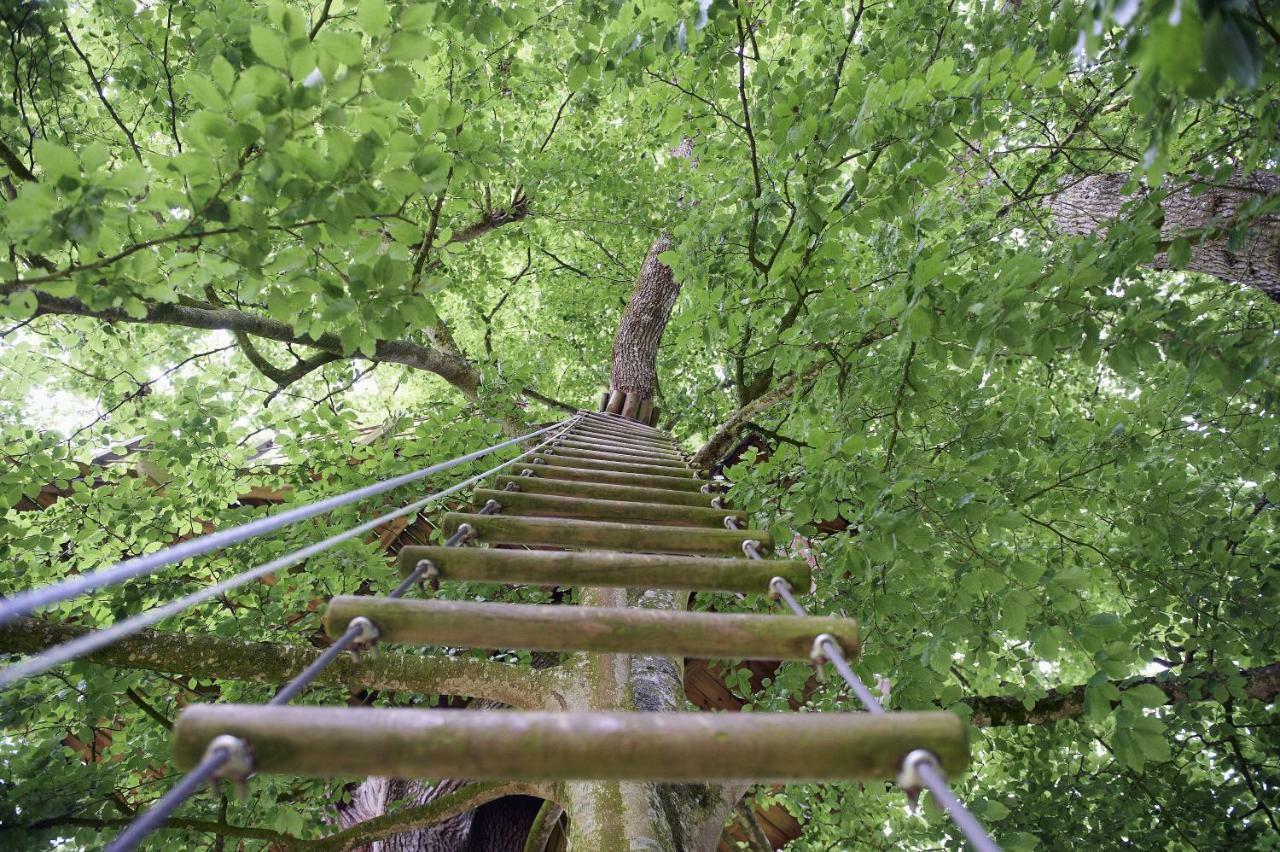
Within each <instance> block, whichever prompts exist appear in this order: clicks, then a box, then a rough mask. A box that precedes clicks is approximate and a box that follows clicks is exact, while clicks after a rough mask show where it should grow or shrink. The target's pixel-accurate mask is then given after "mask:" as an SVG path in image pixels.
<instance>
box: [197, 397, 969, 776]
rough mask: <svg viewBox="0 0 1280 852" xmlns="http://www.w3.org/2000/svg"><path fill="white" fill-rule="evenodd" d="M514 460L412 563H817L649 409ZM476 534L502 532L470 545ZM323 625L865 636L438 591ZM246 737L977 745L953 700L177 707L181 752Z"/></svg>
mask: <svg viewBox="0 0 1280 852" xmlns="http://www.w3.org/2000/svg"><path fill="white" fill-rule="evenodd" d="M516 470H518V471H519V475H503V476H499V477H497V479H496V481H495V483H494V487H493V488H478V489H476V491H475V492H474V502H475V504H476V505H477V506H478V507H479V510H478V511H477V512H476V513H472V514H463V513H446V514H445V515H444V516H443V518H442V521H441V525H442V527H443V529H444V531H445V532H446V533H447V534H449V536H450V539H449V546H443V547H442V546H433V547H406V548H405V549H404V550H403V551H402V552H401V554H400V569H401V572H402V574H403V575H404V576H405V578H406V582H412V581H414V580H422V581H425V582H427V583H430V584H431V585H432V586H433V587H434V586H437V585H438V584H439V583H449V582H477V581H483V582H497V583H510V584H526V585H535V586H561V587H593V588H628V589H678V590H687V591H706V592H749V593H750V592H754V593H768V592H769V591H770V589H771V587H772V586H773V584H774V583H776V582H783V583H785V585H786V588H788V589H790V588H800V589H807V588H808V587H809V569H808V566H807V565H806V564H805V563H804V562H801V561H797V560H789V559H768V560H760V559H754V558H749V557H751V556H753V555H757V556H758V555H759V554H761V553H768V552H770V551H771V550H772V548H773V543H772V542H771V541H770V538H769V535H768V533H766V532H764V531H762V530H754V529H744V528H741V527H742V526H743V523H744V521H745V520H746V517H745V515H744V514H743V513H742V512H739V511H735V510H732V509H727V508H724V506H723V498H722V496H721V495H720V494H719V492H718V486H717V485H715V484H714V483H712V482H709V481H707V480H706V479H704V478H702V477H701V476H700V474H699V472H698V471H695V470H694V469H692V468H691V467H690V466H689V464H688V462H687V461H686V460H685V457H684V455H683V454H682V453H681V452H680V450H679V448H678V447H677V446H676V445H675V444H674V443H673V441H672V440H671V438H670V437H669V436H667V435H666V434H664V433H662V432H659V431H658V430H655V429H652V428H649V427H647V426H644V425H642V424H640V423H638V422H636V421H634V420H627V419H624V418H621V417H618V416H613V415H609V414H590V415H583V416H580V417H579V418H578V419H577V420H576V421H575V422H574V423H573V425H571V426H570V427H569V428H568V429H567V430H565V431H563V432H562V433H561V434H560V435H559V436H558V437H556V438H555V440H553V441H551V442H550V443H549V445H548V446H546V447H544V448H543V449H542V450H541V452H537V453H534V454H531V455H529V456H527V457H526V458H525V460H524V461H523V462H521V463H520V464H519V465H518V466H517V468H516ZM468 542H470V543H479V544H484V545H487V546H486V547H483V548H476V547H464V546H461V545H464V544H466V543H468ZM777 578H781V581H779V580H778V579H777ZM403 587H405V586H404V584H402V588H403ZM679 599H680V600H684V599H685V596H681V597H680V598H679ZM325 629H326V630H327V632H328V633H329V635H330V636H332V637H335V638H338V637H343V636H351V635H355V633H359V634H360V635H361V636H362V637H363V638H365V639H372V638H376V639H377V640H378V641H383V642H393V643H403V644H410V645H422V646H431V647H436V648H487V649H506V650H513V649H523V650H533V651H548V652H572V653H582V654H606V655H607V654H628V655H654V656H659V657H668V658H676V659H677V660H680V659H682V658H683V657H684V656H699V657H719V658H725V659H813V658H816V657H818V656H821V650H820V649H821V648H822V647H827V646H826V644H825V643H834V644H835V645H836V646H838V647H839V648H840V649H841V650H843V652H844V653H845V654H847V655H851V656H852V655H854V654H856V653H857V650H858V630H857V624H856V623H855V622H854V621H853V620H852V619H848V618H843V617H810V616H796V615H768V614H736V613H735V614H729V613H705V612H687V611H684V610H683V609H643V608H629V607H600V606H569V605H563V606H548V605H531V604H507V603H484V602H472V601H454V600H444V599H440V598H428V599H421V600H404V599H400V598H391V597H372V596H342V597H336V598H334V599H333V600H332V601H330V603H329V607H328V610H327V612H326V614H325ZM228 736H230V737H234V738H235V739H234V740H228V739H227V737H228ZM228 742H240V743H243V744H244V745H245V747H246V751H247V754H248V755H251V761H252V767H253V770H254V771H257V772H267V773H286V774H296V775H311V776H363V775H392V776H397V777H412V778H423V779H436V778H449V777H453V778H468V779H474V780H506V781H516V780H568V779H577V780H583V779H588V780H590V779H597V780H605V779H612V780H637V781H640V780H645V781H663V782H674V781H682V782H689V781H707V782H710V781H730V780H732V781H800V780H803V781H837V780H852V779H863V780H865V779H894V778H897V777H898V775H899V772H900V770H901V769H902V767H903V765H904V761H905V760H906V759H907V757H908V755H909V754H913V753H916V752H918V751H920V750H923V751H925V752H928V753H930V754H932V755H933V756H934V757H936V759H937V761H938V763H939V764H940V765H941V767H942V768H943V769H944V770H945V771H946V772H947V773H948V774H954V773H959V772H960V771H962V770H963V769H964V767H965V765H966V763H967V760H968V744H967V738H966V728H965V725H964V723H963V722H962V721H961V720H960V719H959V718H958V717H956V716H954V715H952V714H950V713H943V712H928V713H893V714H875V713H744V714H727V713H703V712H663V713H657V712H635V711H633V710H632V708H630V707H627V706H625V705H622V704H620V705H618V706H614V707H604V708H600V709H593V710H590V711H565V712H554V711H545V710H520V711H516V710H495V711H471V712H465V713H460V712H457V711H452V710H429V709H365V708H362V709H350V708H345V707H284V706H267V707H261V706H246V705H205V706H193V707H190V708H188V709H186V710H185V711H184V712H183V713H182V715H181V716H180V717H179V719H178V721H177V724H176V726H175V731H174V747H175V758H176V761H177V763H178V765H179V766H180V767H182V768H191V767H193V766H196V765H197V764H198V763H200V761H201V760H202V758H203V757H204V756H205V755H206V753H207V750H209V749H210V748H213V747H217V746H218V745H219V744H223V745H224V746H225V744H226V743H228Z"/></svg>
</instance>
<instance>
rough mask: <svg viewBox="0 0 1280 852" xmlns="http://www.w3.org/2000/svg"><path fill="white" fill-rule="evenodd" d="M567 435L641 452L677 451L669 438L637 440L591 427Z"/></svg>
mask: <svg viewBox="0 0 1280 852" xmlns="http://www.w3.org/2000/svg"><path fill="white" fill-rule="evenodd" d="M565 434H566V435H581V436H583V437H588V438H592V439H594V440H597V441H607V442H609V443H611V444H618V445H627V446H630V447H634V448H636V449H641V450H672V451H675V450H677V447H676V445H675V442H674V441H672V440H670V439H667V438H663V439H658V438H637V437H635V436H632V435H621V434H618V433H617V432H610V431H607V430H603V429H596V428H594V427H591V426H577V427H574V428H573V429H570V430H569V431H567V432H566V433H565Z"/></svg>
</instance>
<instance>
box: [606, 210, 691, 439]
mask: <svg viewBox="0 0 1280 852" xmlns="http://www.w3.org/2000/svg"><path fill="white" fill-rule="evenodd" d="M670 247H671V238H670V237H669V236H668V235H666V234H663V235H662V236H660V237H658V239H656V240H654V242H653V245H651V246H650V247H649V253H648V254H647V255H645V258H644V263H643V264H642V265H641V267H640V274H639V275H637V276H636V283H635V287H634V288H633V289H632V291H631V300H630V301H629V302H627V307H626V310H624V311H623V312H622V321H621V322H620V323H619V324H618V334H617V336H615V337H614V339H613V366H612V367H611V369H610V372H609V391H610V395H609V403H608V410H609V411H611V412H613V413H614V414H622V415H625V416H627V417H636V416H637V415H638V414H639V412H640V411H641V408H642V406H644V403H645V402H649V403H650V406H649V407H652V400H653V395H654V391H655V390H656V389H657V387H658V366H657V365H658V346H659V345H660V344H661V343H662V332H663V330H664V329H665V328H666V327H667V320H668V319H669V318H670V317H671V309H672V308H673V307H675V304H676V297H677V296H679V295H680V284H679V283H678V282H677V281H676V279H675V275H674V274H673V273H672V271H671V267H669V266H667V265H666V264H665V263H663V262H662V261H660V260H658V255H660V254H661V253H662V252H664V251H666V250H667V249H668V248H670ZM641 419H645V418H641Z"/></svg>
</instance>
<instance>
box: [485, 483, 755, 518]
mask: <svg viewBox="0 0 1280 852" xmlns="http://www.w3.org/2000/svg"><path fill="white" fill-rule="evenodd" d="M526 478H527V477H526ZM471 499H472V500H473V501H474V502H475V504H476V505H478V506H483V505H484V504H485V503H486V502H488V501H489V500H493V501H495V502H497V503H498V504H499V505H501V506H502V514H504V515H507V516H533V517H550V518H582V519H584V520H590V521H639V522H642V523H648V524H668V525H673V526H685V527H710V528H712V529H724V519H725V518H726V517H732V518H736V519H737V520H738V521H739V522H741V523H742V525H743V526H746V522H747V515H746V513H745V512H738V511H735V510H733V509H703V508H699V507H696V506H678V505H673V504H671V503H635V502H632V501H630V500H592V499H586V498H583V497H559V496H555V495H552V494H531V493H529V492H527V491H499V490H497V489H493V488H477V489H475V490H474V491H472V492H471Z"/></svg>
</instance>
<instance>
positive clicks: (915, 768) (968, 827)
mask: <svg viewBox="0 0 1280 852" xmlns="http://www.w3.org/2000/svg"><path fill="white" fill-rule="evenodd" d="M724 525H725V526H726V527H728V528H729V529H735V530H736V529H742V528H743V527H742V524H741V523H739V522H738V519H737V518H735V517H733V516H732V515H726V516H725V519H724ZM742 550H743V552H744V553H746V554H747V556H748V557H749V558H751V559H758V560H760V561H765V560H764V557H763V556H761V555H760V550H759V548H758V542H754V541H745V542H743V543H742ZM769 590H770V592H772V593H773V594H775V595H776V596H777V597H779V598H781V599H782V601H783V602H784V603H786V605H787V607H788V608H789V609H790V610H791V611H792V612H793V613H795V614H796V615H808V614H809V612H808V610H806V609H805V608H804V607H803V606H801V604H800V602H799V601H798V600H796V597H795V595H794V594H793V591H792V588H791V584H790V583H788V582H787V581H786V580H785V579H784V578H782V577H774V578H773V579H772V580H770V581H769ZM814 649H815V651H816V650H821V652H822V657H823V658H825V659H826V660H829V661H830V662H831V664H832V665H833V666H835V669H836V671H837V672H839V673H840V677H841V678H842V679H843V680H844V682H845V683H847V684H848V685H849V688H850V689H852V690H853V694H854V695H856V696H857V697H858V700H859V701H860V702H862V705H863V706H864V707H865V708H866V709H867V712H868V713H871V714H877V715H878V714H885V715H887V714H888V711H886V710H885V709H884V705H883V704H881V703H880V700H879V699H878V698H876V697H875V695H874V694H873V693H872V692H871V690H869V689H867V685H866V684H865V683H863V682H862V678H860V677H858V675H857V673H856V672H855V671H854V670H853V666H851V665H849V660H848V658H847V657H845V655H844V649H843V648H841V647H840V644H839V643H838V642H836V640H835V639H834V638H832V637H831V636H828V635H826V634H822V635H820V636H818V637H816V638H815V640H814ZM915 781H919V783H920V786H923V787H924V788H926V789H927V790H928V791H929V792H930V793H932V794H933V796H934V798H935V799H937V801H938V803H939V804H940V805H941V806H942V809H943V810H944V811H945V812H946V814H947V816H948V817H950V819H951V821H952V822H953V823H955V826H956V828H958V829H960V833H961V834H963V835H964V837H965V839H966V840H968V841H969V845H970V846H972V847H973V848H974V849H976V850H978V852H1000V846H999V845H998V844H997V843H996V842H995V841H994V840H992V839H991V835H990V834H988V833H987V830H986V829H985V828H984V827H983V826H982V823H980V822H978V818H977V817H975V816H974V815H973V813H972V812H970V811H969V809H968V808H966V807H965V806H964V803H963V802H961V801H960V798H959V797H958V796H957V795H956V794H955V791H954V790H952V789H951V786H950V785H949V784H948V783H947V779H946V777H945V776H944V775H943V774H942V767H941V765H940V764H939V763H938V759H937V757H936V756H935V755H934V754H932V753H931V752H929V751H926V750H924V749H917V750H916V751H913V752H911V753H910V754H908V755H907V757H906V759H905V760H903V762H902V776H901V778H900V783H903V786H904V787H912V786H915V785H914V783H913V782H915Z"/></svg>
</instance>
